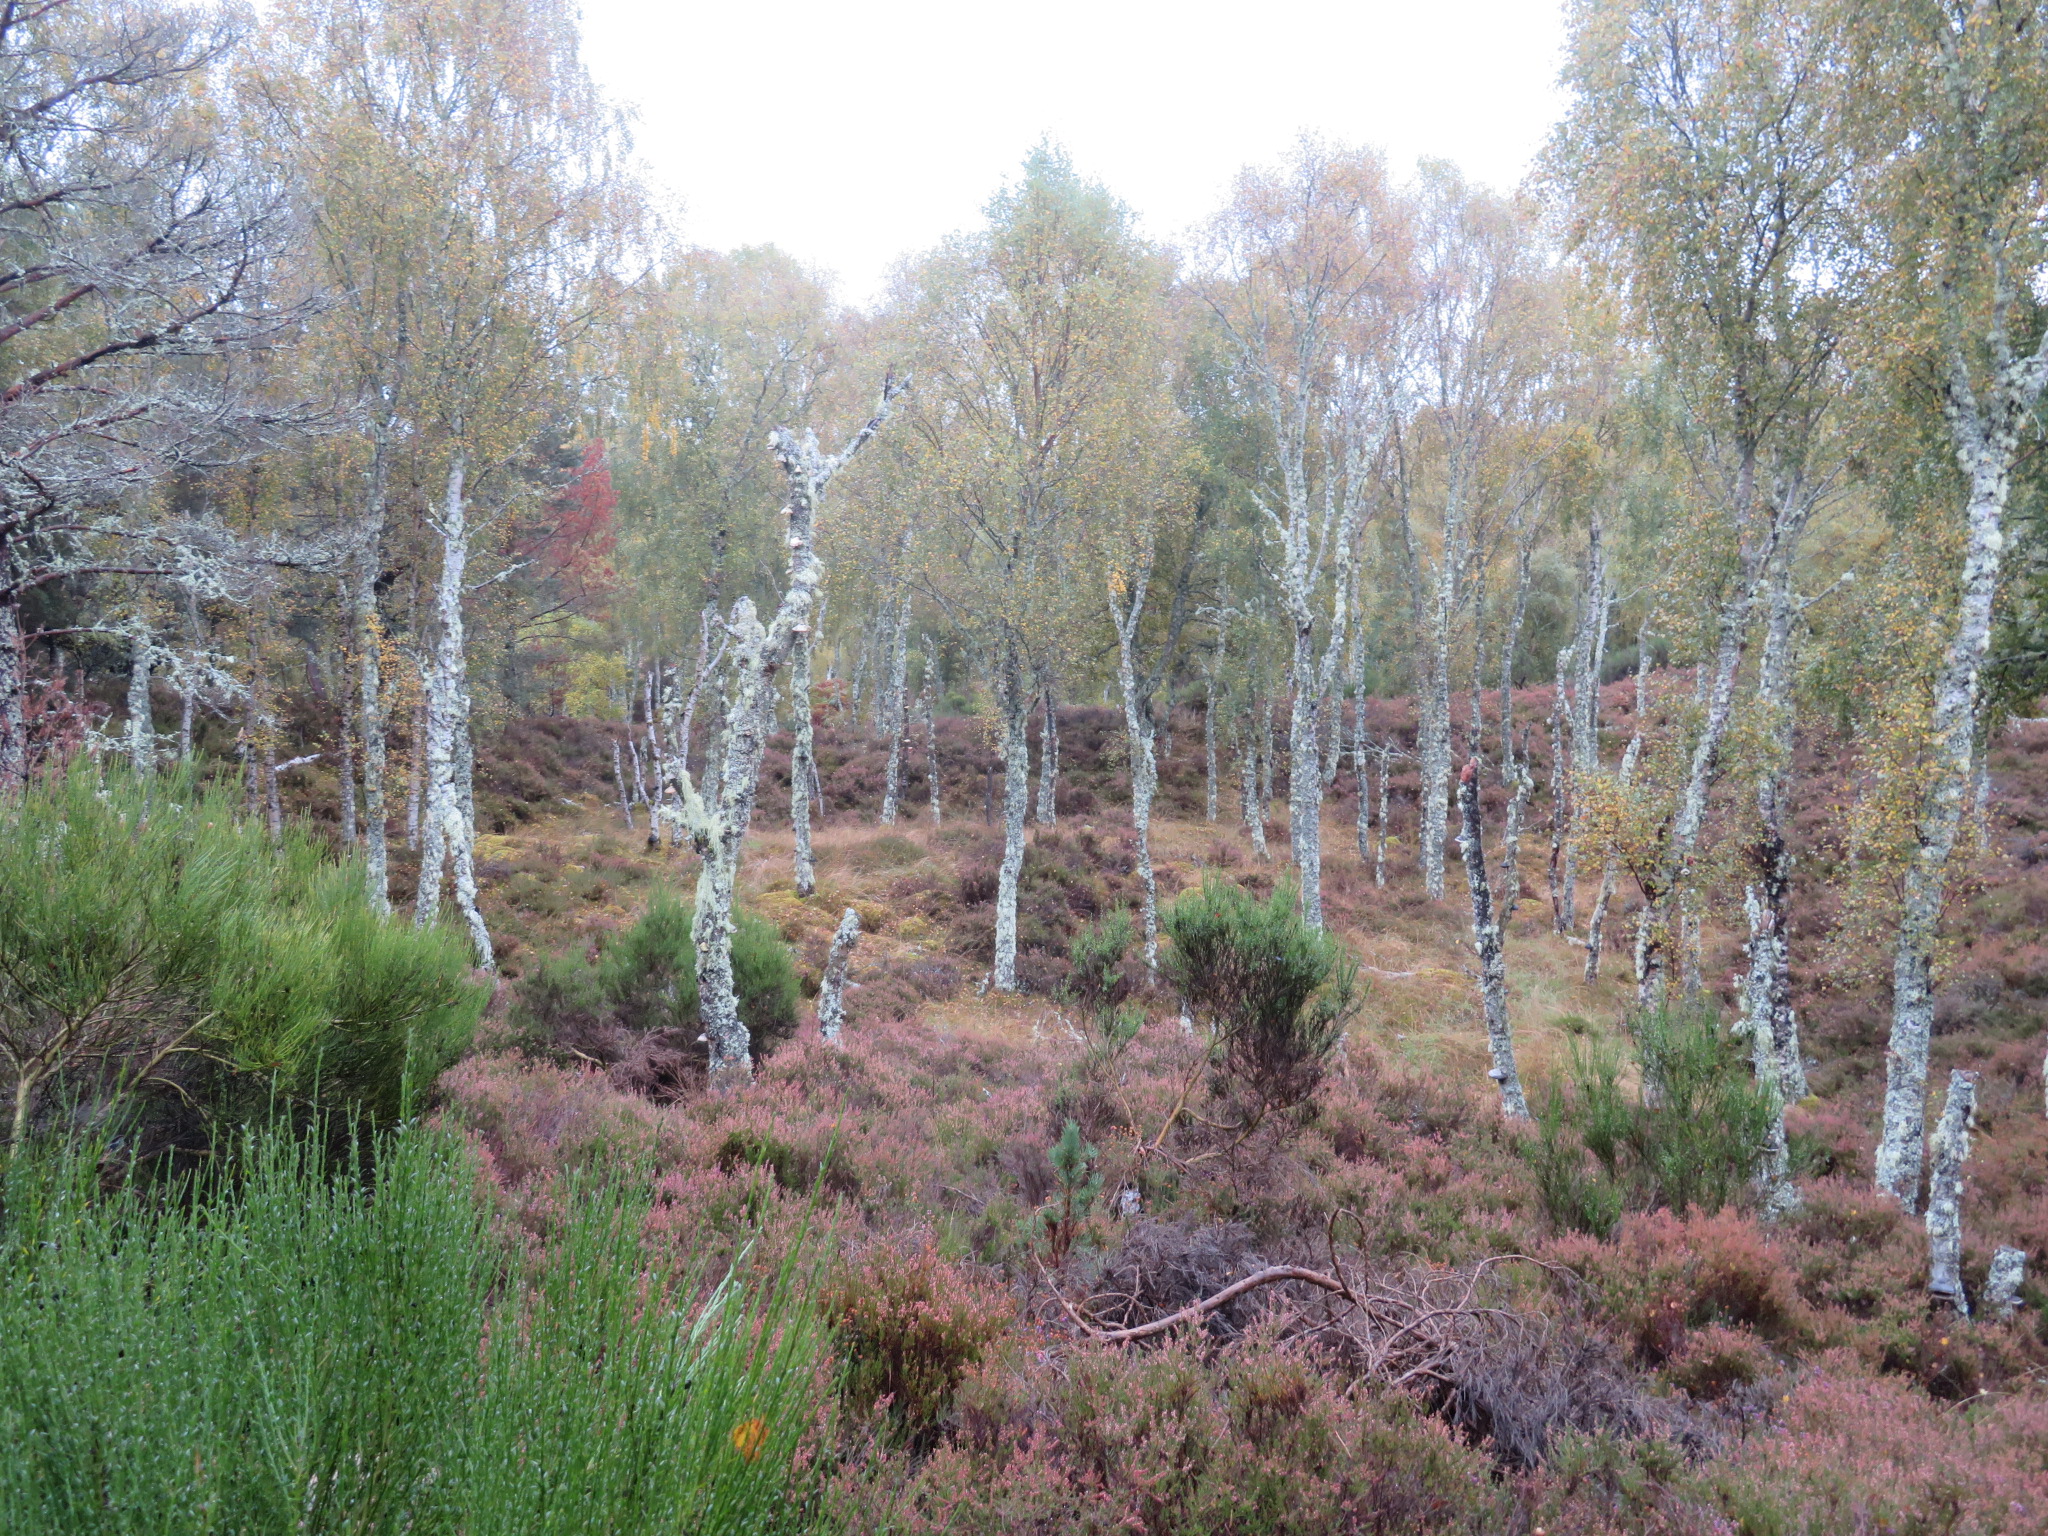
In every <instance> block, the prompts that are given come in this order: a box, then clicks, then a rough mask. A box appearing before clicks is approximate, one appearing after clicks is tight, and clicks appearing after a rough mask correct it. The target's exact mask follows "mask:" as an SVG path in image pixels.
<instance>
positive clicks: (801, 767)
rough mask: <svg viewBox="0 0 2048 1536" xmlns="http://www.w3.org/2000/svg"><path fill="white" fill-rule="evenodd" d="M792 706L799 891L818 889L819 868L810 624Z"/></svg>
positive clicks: (793, 672)
mask: <svg viewBox="0 0 2048 1536" xmlns="http://www.w3.org/2000/svg"><path fill="white" fill-rule="evenodd" d="M789 707H790V712H791V714H792V715H793V716H794V717H795V719H794V721H793V724H794V727H795V730H794V742H795V744H794V745H793V746H792V747H791V748H790V751H789V822H790V825H791V826H792V827H794V828H795V829H796V893H797V895H799V896H809V895H812V894H813V893H814V892H816V890H817V889H818V870H817V865H816V863H815V861H814V860H813V859H812V857H811V772H812V767H811V765H812V762H813V757H814V754H815V753H816V751H817V737H816V731H815V729H814V727H813V725H812V722H811V626H809V625H805V626H804V629H803V632H802V633H800V634H799V635H798V636H797V637H796V645H795V648H794V649H793V651H792V652H791V660H790V665H789Z"/></svg>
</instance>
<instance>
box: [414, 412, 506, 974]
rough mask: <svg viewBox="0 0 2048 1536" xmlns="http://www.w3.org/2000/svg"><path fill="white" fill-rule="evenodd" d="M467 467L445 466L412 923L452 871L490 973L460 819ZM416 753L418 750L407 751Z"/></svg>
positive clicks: (465, 774)
mask: <svg viewBox="0 0 2048 1536" xmlns="http://www.w3.org/2000/svg"><path fill="white" fill-rule="evenodd" d="M467 468H468V465H467V461H466V460H465V458H464V456H463V455H462V454H461V453H457V454H456V455H455V457H454V459H453V460H452V461H451V462H450V464H449V466H448V486H447V492H446V495H445V497H444V499H443V502H442V508H441V516H440V519H439V527H438V528H437V529H436V531H437V532H438V533H439V534H440V535H441V576H440V580H439V581H438V582H437V583H436V584H435V589H434V610H435V611H434V618H435V622H436V625H437V628H438V630H439V633H438V635H437V636H436V638H435V649H434V652H433V655H432V657H431V658H430V660H429V662H428V665H427V668H426V673H427V687H426V715H427V721H426V740H425V743H424V745H425V748H426V750H425V752H424V753H423V754H418V755H420V756H421V757H423V759H424V762H425V765H426V783H425V785H424V793H425V801H426V804H425V809H424V812H423V814H422V817H421V831H422V833H423V837H422V840H421V849H420V887H419V895H418V899H417V901H416V902H415V904H414V908H413V922H414V923H415V924H416V925H418V926H420V927H424V926H426V925H427V924H428V923H430V922H432V921H433V920H434V918H435V917H436V916H437V915H438V913H439V912H440V907H441V880H442V875H443V871H444V865H445V866H452V871H453V874H454V882H453V883H454V887H455V905H456V910H457V911H458V912H459V913H460V914H461V917H462V920H463V923H464V925H465V926H467V928H468V929H469V936H470V941H471V943H472V944H473V945H474V946H475V949H476V964H477V969H478V970H482V971H494V970H496V969H497V960H496V958H495V956H494V954H493V951H492V946H491V935H490V930H489V929H488V928H486V927H485V925H484V919H483V914H482V912H481V911H480V910H479V909H478V907H477V901H476V872H475V868H474V866H473V863H472V845H473V843H474V840H475V833H474V830H473V828H472V827H471V825H470V818H469V815H468V814H466V812H465V806H466V804H468V803H470V799H471V797H470V793H469V782H468V781H469V779H470V776H471V775H470V771H469V770H470V763H471V755H470V752H469V649H468V639H467V634H466V630H465V627H464V623H463V613H462V599H463V592H464V585H463V583H464V576H465V573H466V571H467V569H468V564H469V508H468V504H467V502H466V500H465V499H464V495H463V482H464V476H465V474H466V472H467ZM415 752H416V753H418V747H417V746H415Z"/></svg>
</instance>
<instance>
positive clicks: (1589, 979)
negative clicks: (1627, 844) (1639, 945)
mask: <svg viewBox="0 0 2048 1536" xmlns="http://www.w3.org/2000/svg"><path fill="white" fill-rule="evenodd" d="M1649 635H1650V631H1649V627H1648V626H1647V625H1645V626H1644V627H1643V628H1642V629H1641V630H1640V631H1638V632H1637V636H1636V714H1635V729H1634V732H1633V734H1632V735H1630V737H1629V739H1628V745H1627V746H1626V747H1624V748H1623V749H1622V753H1621V784H1622V787H1623V788H1624V789H1626V788H1627V787H1628V786H1629V785H1631V784H1633V783H1634V782H1635V777H1636V763H1637V762H1638V761H1639V760H1640V759H1641V757H1642V755H1643V720H1644V717H1645V716H1646V715H1647V714H1648V713H1649V709H1650V667H1649V651H1648V648H1647V646H1648V641H1649ZM1615 873H1616V860H1615V856H1614V854H1613V853H1612V852H1611V851H1610V852H1609V853H1608V855H1607V856H1606V858H1605V859H1603V860H1602V861H1601V865H1600V890H1599V892H1598V894H1597V895H1595V896H1594V898H1593V911H1592V913H1591V915H1590V916H1588V917H1587V919H1586V940H1585V943H1586V985H1587V986H1591V985H1592V984H1593V983H1594V982H1596V981H1598V980H1599V979H1600V953H1601V950H1602V948H1603V947H1604V946H1605V944H1606V942H1607V936H1606V932H1605V930H1606V927H1607V904H1608V903H1609V902H1611V901H1612V900H1613V899H1614V879H1615Z"/></svg>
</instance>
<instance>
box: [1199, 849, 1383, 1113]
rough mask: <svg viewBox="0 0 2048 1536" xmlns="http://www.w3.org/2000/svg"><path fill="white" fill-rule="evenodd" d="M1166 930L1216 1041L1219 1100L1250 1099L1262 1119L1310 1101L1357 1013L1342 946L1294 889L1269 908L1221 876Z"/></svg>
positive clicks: (1351, 971) (1352, 968) (1353, 977)
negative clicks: (1306, 918)
mask: <svg viewBox="0 0 2048 1536" xmlns="http://www.w3.org/2000/svg"><path fill="white" fill-rule="evenodd" d="M1162 925H1163V926H1164V928H1165V929H1166V933H1167V936H1168V937H1169V938H1170V939H1171V940H1172V941H1173V943H1172V947H1171V948H1170V949H1169V950H1168V951H1167V953H1166V955H1165V956H1164V957H1163V962H1162V964H1163V969H1164V971H1165V973H1166V976H1167V979H1168V980H1169V981H1170V982H1171V983H1172V984H1173V986H1174V988H1175V989H1176V990H1177V991H1178V992H1179V993H1180V996H1181V999H1182V1003H1183V1005H1184V1006H1185V1007H1186V1008H1187V1010H1188V1012H1189V1013H1190V1014H1191V1015H1192V1016H1193V1017H1194V1018H1195V1020H1196V1021H1197V1022H1198V1023H1201V1024H1203V1025H1205V1026H1207V1028H1208V1029H1209V1031H1210V1034H1211V1037H1212V1039H1213V1040H1214V1042H1215V1053H1214V1063H1215V1071H1214V1077H1213V1084H1214V1088H1215V1091H1216V1092H1217V1094H1218V1095H1219V1096H1237V1097H1242V1098H1246V1099H1249V1100H1250V1106H1249V1112H1250V1113H1251V1114H1252V1115H1253V1116H1254V1117H1257V1116H1260V1115H1263V1114H1265V1113H1266V1112H1268V1111H1270V1110H1278V1109H1288V1108H1292V1107H1294V1106H1296V1105H1300V1104H1303V1103H1305V1102H1306V1101H1307V1100H1308V1099H1309V1097H1310V1096H1311V1095H1312V1094H1314V1092H1315V1091H1316V1089H1317V1088H1318V1087H1319V1086H1320V1085H1321V1083H1322V1080H1323V1074H1324V1072H1325V1071H1326V1070H1327V1069H1328V1067H1329V1063H1330V1058H1331V1057H1332V1056H1333V1055H1335V1053H1336V1050H1337V1047H1338V1044H1339V1043H1340V1042H1341V1041H1342V1039H1343V1036H1344V1025H1345V1023H1346V1022H1347V1021H1348V1020H1349V1019H1350V1017H1351V1015H1352V1013H1353V1012H1354V1011H1355V1010H1356V1007H1357V975H1358V968H1357V966H1356V965H1355V964H1354V963H1352V961H1351V960H1350V959H1349V957H1348V956H1347V955H1346V954H1345V952H1344V948H1343V946H1342V945H1341V944H1339V943H1338V942H1337V940H1336V939H1334V938H1332V937H1331V936H1330V935H1329V934H1327V933H1324V932H1322V931H1320V930H1318V929H1313V928H1310V927H1309V926H1308V925H1307V924H1305V923H1304V922H1302V920H1301V916H1300V914H1299V912H1298V911H1297V910H1296V906H1295V900H1294V898H1293V896H1291V895H1290V894H1289V893H1288V892H1287V891H1285V890H1275V891H1274V892H1273V895H1272V899H1271V900H1269V901H1263V902H1262V901H1260V900H1259V899H1258V898H1257V897H1255V896H1253V895H1251V894H1250V893H1249V892H1248V891H1246V890H1244V889H1243V888H1242V887H1241V886H1238V885H1234V884H1232V883H1230V882H1229V881H1226V880H1222V879H1219V878H1217V877H1215V876H1213V875H1212V876H1210V877H1209V878H1207V879H1205V880H1204V881H1203V882H1202V885H1201V888H1200V889H1199V890H1194V891H1189V892H1188V893H1187V894H1185V895H1183V896H1182V897H1181V898H1180V899H1179V900H1177V901H1175V902H1174V903H1173V905H1171V906H1170V907H1168V908H1167V909H1166V911H1165V912H1164V914H1162Z"/></svg>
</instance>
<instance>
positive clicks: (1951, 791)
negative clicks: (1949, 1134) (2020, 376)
mask: <svg viewBox="0 0 2048 1536" xmlns="http://www.w3.org/2000/svg"><path fill="white" fill-rule="evenodd" d="M2021 393H2022V390H2021V388H2020V387H2019V386H2013V387H2009V388H2008V389H2007V390H2006V391H2005V392H2003V395H2002V398H2000V399H1998V400H1997V401H1995V402H1993V405H1994V406H1995V407H1997V408H1998V409H1997V410H1996V412H1995V413H1994V414H1992V415H1991V416H1990V419H1989V420H1986V419H1985V418H1984V417H1982V416H1980V415H1978V413H1977V412H1975V411H1973V410H1970V409H1969V408H1968V404H1967V403H1966V402H1964V401H1963V400H1961V399H1959V398H1955V396H1956V394H1957V392H1956V391H1954V390H1952V391H1951V399H1950V401H1949V404H1948V411H1947V416H1948V422H1949V431H1950V436H1951V439H1952V441H1953V443H1954V446H1955V451H1956V461H1957V464H1958V465H1959V467H1960V468H1961V469H1962V471H1963V474H1964V476H1965V479H1966V481H1967V483H1968V485H1969V500H1968V503H1967V508H1966V527H1965V535H1966V538H1965V546H1964V553H1963V569H1962V578H1961V581H1960V583H1959V587H1960V590H1959V592H1958V594H1957V599H1958V600H1957V607H1956V621H1955V628H1954V630H1953V631H1952V632H1951V634H1950V637H1949V643H1948V650H1947V652H1946V654H1945V655H1944V656H1943V658H1942V665H1941V671H1940V673H1939V675H1938V676H1937V678H1936V680H1935V686H1934V713H1933V718H1932V720H1931V721H1930V723H1929V727H1928V733H1927V737H1928V744H1929V746H1930V748H1931V756H1932V759H1933V760H1932V762H1931V763H1930V765H1929V768H1930V771H1929V775H1928V781H1927V789H1926V791H1925V796H1924V798H1923V800H1922V801H1921V805H1920V814H1919V820H1918V824H1917V825H1916V826H1915V828H1914V848H1913V853H1912V856H1911V858H1910V859H1909V860H1908V861H1907V864H1906V869H1905V877H1904V880H1903V882H1902V889H1901V891H1900V899H1899V932H1898V938H1897V940H1896V941H1895V944H1894V947H1893V950H1892V1025H1891V1039H1890V1041H1889V1044H1888V1046H1887V1048H1886V1051H1885V1094H1884V1134H1883V1137H1882V1139H1881V1140H1880V1141H1879V1142H1878V1146H1877V1166H1876V1174H1877V1187H1878V1188H1879V1189H1882V1190H1885V1191H1887V1192H1888V1193H1890V1194H1891V1195H1892V1196H1893V1198H1895V1199H1896V1200H1898V1202H1899V1203H1900V1204H1901V1205H1903V1206H1905V1207H1906V1208H1907V1209H1908V1210H1911V1209H1912V1208H1913V1205H1914V1203H1915V1201H1916V1200H1917V1199H1918V1198H1919V1193H1920V1170H1921V1164H1922V1161H1923V1158H1924V1151H1923V1146H1924V1139H1925V1136H1926V1124H1927V1051H1928V1041H1929V1039H1930V1038H1931V1036H1932V1034H1933V1029H1934V977H1933V972H1934V950H1935V937H1936V930H1937V929H1938V928H1939V926H1940V922H1941V908H1942V903H1943V900H1944V898H1945V897H1946V895H1947V891H1948V864H1949V856H1950V855H1951V854H1952V853H1953V852H1954V851H1955V845H1956V837H1957V833H1958V832H1959V831H1960V829H1961V826H1962V817H1963V801H1964V797H1965V795H1966V794H1967V792H1968V788H1969V782H1970V766H1971V757H1972V753H1973V751H1974V748H1975V744H1976V737H1977V716H1978V679H1979V676H1980V674H1981V672H1982V670H1983V665H1984V657H1985V653H1986V652H1987V651H1988V649H1989V648H1990V644H1991V613H1992V604H1993V601H1994V599H1995V598H1996V597H1997V593H1998V573H1999V566H2000V562H2001V559H2002V557H2003V555H2004V552H2005V542H2006V541H2005V533H2004V519H2005V504H2006V500H2007V498H2008V496H2009V495H2010V492H2011V475H2012V464H2013V460H2014V458H2015V457H2016V455H2017V453H2018V449H2019V426H2020V422H2021V420H2022V419H2023V416H2024V408H2023V407H2021V406H2020V405H2019V396H2020V395H2021ZM2039 393H2040V385H2039V383H2038V382H2035V383H2034V384H2033V386H2032V389H2031V391H2026V392H2024V399H2025V401H2026V403H2027V404H2028V405H2030V404H2031V403H2032V400H2033V399H2035V398H2037V397H2038V396H2039Z"/></svg>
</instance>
